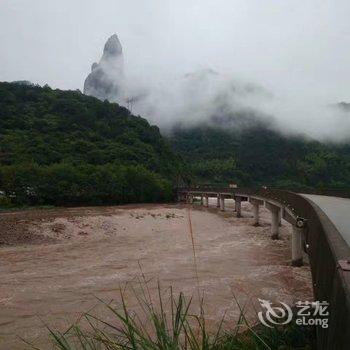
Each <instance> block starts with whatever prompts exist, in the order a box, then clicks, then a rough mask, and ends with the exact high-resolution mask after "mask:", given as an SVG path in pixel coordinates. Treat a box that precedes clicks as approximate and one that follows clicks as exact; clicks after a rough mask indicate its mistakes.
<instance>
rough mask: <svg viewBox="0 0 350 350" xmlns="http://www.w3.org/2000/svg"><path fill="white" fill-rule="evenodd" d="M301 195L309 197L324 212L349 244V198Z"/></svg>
mask: <svg viewBox="0 0 350 350" xmlns="http://www.w3.org/2000/svg"><path fill="white" fill-rule="evenodd" d="M303 196H304V197H306V198H308V199H311V200H312V201H313V202H314V203H316V204H317V205H318V206H319V207H320V208H321V209H322V210H323V211H324V212H325V213H326V215H327V216H328V217H329V219H330V220H331V221H332V222H333V224H334V225H335V227H336V228H337V229H338V231H339V232H340V234H341V235H342V236H343V238H344V239H345V241H346V242H347V243H348V245H349V246H350V199H349V198H338V197H330V196H319V195H313V194H303Z"/></svg>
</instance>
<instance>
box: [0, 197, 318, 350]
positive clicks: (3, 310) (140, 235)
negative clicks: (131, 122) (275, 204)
mask: <svg viewBox="0 0 350 350" xmlns="http://www.w3.org/2000/svg"><path fill="white" fill-rule="evenodd" d="M212 204H213V203H212ZM189 208H190V207H189V206H186V205H138V206H121V207H117V206H116V207H100V208H74V209H57V210H50V211H35V212H32V213H30V212H28V213H25V212H22V213H11V214H1V215H0V221H1V220H2V222H3V223H4V224H3V225H1V226H0V239H1V230H7V229H9V228H8V227H16V225H19V226H18V227H20V230H23V234H24V233H25V235H26V237H27V238H28V239H27V240H26V241H25V243H22V244H14V245H11V246H7V245H2V246H0V262H1V264H0V349H11V350H12V349H24V348H26V346H25V344H24V343H23V342H22V341H21V340H20V339H19V337H22V338H25V339H27V340H28V341H33V342H34V343H35V344H39V345H40V346H41V347H42V348H43V349H49V348H50V345H49V343H48V340H47V339H48V331H47V329H46V326H45V325H48V326H50V327H52V328H57V329H60V330H64V329H65V328H66V327H68V326H69V325H70V324H71V323H73V322H75V321H76V320H77V319H78V318H79V317H80V315H81V314H82V313H83V312H86V311H89V310H92V311H91V312H92V313H94V314H96V315H98V316H99V317H105V318H106V319H110V318H111V317H112V316H111V314H110V313H109V312H108V310H107V308H106V307H105V306H103V305H102V303H101V302H100V301H98V300H97V298H100V299H102V300H104V301H107V302H109V301H110V300H114V301H115V302H118V300H119V299H120V294H119V290H120V288H123V287H125V284H126V283H127V282H129V283H131V284H130V285H133V284H137V278H140V276H141V275H142V273H143V274H144V276H145V278H146V279H147V280H150V282H148V283H149V284H150V293H151V295H153V294H154V295H156V294H157V281H160V283H161V286H162V287H164V288H166V287H168V286H172V287H173V288H174V291H175V293H178V292H180V291H182V292H183V293H184V294H185V295H186V296H187V297H190V296H193V303H194V305H196V303H198V297H197V295H198V291H199V294H200V295H201V296H203V297H204V309H205V314H206V318H207V320H208V323H209V324H211V325H215V324H216V323H218V322H219V321H220V320H221V318H222V317H223V315H224V313H226V319H227V322H226V325H227V326H228V327H229V326H230V324H231V325H233V324H234V323H233V322H234V320H235V318H237V316H238V313H239V309H238V307H237V305H236V304H235V302H234V298H233V295H234V296H235V297H236V298H237V299H238V300H239V302H240V303H244V302H246V301H247V300H252V301H253V302H254V300H256V299H257V298H262V299H267V300H273V301H283V302H286V303H289V304H292V303H293V302H295V301H297V300H311V299H312V284H311V275H310V270H309V267H308V266H304V267H301V268H292V267H291V266H290V260H291V259H290V255H291V252H290V226H289V225H288V224H287V223H284V224H283V226H282V227H281V239H280V240H278V241H272V240H271V239H270V238H269V237H270V232H269V213H268V212H267V211H266V210H265V209H262V210H261V213H262V220H261V222H262V225H261V226H260V227H253V226H252V219H251V213H250V205H249V204H248V203H244V205H243V216H244V217H243V218H241V219H237V218H235V217H234V214H233V210H232V208H233V205H232V203H230V204H228V206H227V211H226V212H224V213H219V212H218V211H217V210H216V209H214V207H212V208H209V209H205V208H202V207H199V206H194V207H191V209H189ZM189 215H190V219H191V222H192V231H193V241H194V246H195V253H196V266H197V275H196V269H195V264H194V254H193V249H192V242H191V236H190V230H189ZM8 220H9V221H8ZM5 222H7V226H6V225H5ZM9 222H10V224H9ZM9 225H10V226H9ZM21 232H22V231H21ZM3 233H4V235H5V232H4V231H3ZM17 233H18V232H17ZM7 235H8V232H7ZM30 237H34V238H35V239H34V238H33V242H31V240H30ZM38 237H39V238H40V237H41V238H42V240H40V239H39V240H38ZM32 243H35V244H32ZM128 290H129V289H127V290H126V299H127V302H128V303H129V305H130V306H131V307H132V308H137V301H136V298H135V297H134V296H133V295H132V294H133V293H134V292H131V291H128ZM136 290H137V287H136Z"/></svg>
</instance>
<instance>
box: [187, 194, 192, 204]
mask: <svg viewBox="0 0 350 350" xmlns="http://www.w3.org/2000/svg"><path fill="white" fill-rule="evenodd" d="M186 202H187V203H189V204H193V195H192V194H188V195H187V198H186Z"/></svg>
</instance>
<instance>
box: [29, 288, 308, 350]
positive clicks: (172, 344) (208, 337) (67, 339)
mask: <svg viewBox="0 0 350 350" xmlns="http://www.w3.org/2000/svg"><path fill="white" fill-rule="evenodd" d="M135 295H136V297H137V301H138V304H139V308H140V310H141V312H140V313H139V314H138V313H135V312H133V311H132V310H130V309H128V307H127V305H126V301H125V297H124V293H123V292H121V297H120V300H121V302H120V306H119V307H118V308H117V307H113V306H111V304H107V303H104V302H103V301H100V302H101V303H104V304H105V307H106V308H108V309H109V311H110V312H111V313H112V315H113V316H114V317H113V318H114V320H113V322H110V321H108V322H107V321H105V320H103V319H100V318H97V317H96V316H94V315H92V314H90V313H86V314H84V315H83V316H82V319H81V320H79V322H77V323H76V324H73V325H72V326H71V327H69V329H68V330H67V331H65V332H59V331H55V330H53V329H51V328H48V330H49V333H50V339H51V342H52V345H53V348H54V349H60V350H78V349H79V350H102V349H103V350H105V349H106V350H114V349H120V350H130V349H133V350H136V349H140V350H141V349H142V350H226V349H227V350H236V349H243V350H253V349H259V350H260V349H269V350H274V349H278V350H284V349H305V350H306V349H312V346H311V343H312V336H311V332H310V330H307V329H303V328H301V327H298V326H296V325H294V324H290V325H288V326H283V327H282V326H276V327H274V328H267V327H265V326H260V325H258V326H254V327H251V326H250V325H249V322H248V321H247V319H246V318H245V316H244V309H242V308H240V315H239V318H238V320H237V322H236V324H235V325H234V326H233V327H232V329H231V330H230V331H229V332H228V331H224V330H223V327H222V325H223V322H224V318H223V319H222V321H221V322H220V324H219V325H218V326H217V328H216V330H215V332H211V333H209V331H208V327H207V326H206V320H205V314H204V309H203V307H202V306H201V307H200V308H199V312H198V314H193V313H192V312H190V309H191V303H192V299H189V300H186V298H185V297H184V295H183V294H182V293H180V294H179V295H178V296H177V297H175V296H174V295H173V291H172V289H171V288H170V289H169V293H168V297H167V298H165V297H164V296H162V294H161V292H160V287H159V286H158V297H157V300H156V301H154V300H152V298H151V293H150V291H149V289H148V287H146V288H142V292H141V293H137V294H136V293H135ZM164 299H166V301H164ZM201 304H202V305H203V303H201ZM238 306H239V305H238ZM239 307H240V306H239ZM84 322H85V326H84V327H82V326H81V324H82V323H84ZM86 324H87V325H88V327H86ZM32 348H33V349H36V350H42V349H41V348H37V347H35V346H32ZM45 349H47V347H45Z"/></svg>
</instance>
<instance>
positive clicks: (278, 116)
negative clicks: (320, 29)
mask: <svg viewBox="0 0 350 350" xmlns="http://www.w3.org/2000/svg"><path fill="white" fill-rule="evenodd" d="M84 93H85V94H88V95H91V96H95V97H97V98H99V99H100V100H105V99H107V100H109V101H111V102H117V103H119V104H121V105H123V106H125V107H127V108H129V109H130V110H132V111H133V113H135V114H139V115H142V116H143V117H145V118H146V119H147V120H149V121H150V122H152V123H154V124H157V125H158V126H159V127H160V128H161V129H162V131H163V132H164V133H169V132H171V130H172V129H173V128H174V127H175V126H177V125H182V126H188V127H193V126H195V125H199V126H200V125H202V124H203V123H204V124H205V125H208V124H209V125H214V126H215V125H217V123H219V124H220V125H221V126H222V127H228V128H233V129H237V130H238V129H239V128H241V127H248V126H249V125H258V124H261V123H263V124H266V125H268V126H269V128H273V129H275V130H278V131H279V132H281V133H283V134H285V135H307V136H309V137H313V138H316V139H319V140H321V141H322V140H324V141H330V140H332V141H348V140H349V138H350V118H344V112H347V107H348V106H347V104H346V103H340V104H339V108H329V106H327V105H326V104H324V105H323V104H322V103H323V102H322V101H321V102H318V101H314V100H308V101H303V100H294V99H290V100H286V99H283V98H281V97H280V96H279V95H278V94H275V93H273V92H272V91H270V90H268V89H266V88H264V87H263V86H261V85H258V84H255V83H252V82H247V81H243V80H241V79H237V78H235V77H234V76H232V74H223V73H221V72H219V71H217V70H214V69H211V68H206V69H204V68H202V69H197V70H195V71H192V72H190V73H187V74H185V75H182V76H174V77H173V78H172V79H171V80H167V79H166V77H165V78H164V79H159V77H156V76H148V78H147V79H145V78H144V77H141V76H139V75H137V74H135V73H134V72H130V70H129V69H128V66H125V67H124V57H123V50H122V46H121V43H120V41H119V39H118V36H117V35H116V34H114V35H112V36H111V37H110V38H109V39H108V40H107V42H106V44H105V48H104V51H103V55H102V58H101V60H100V62H99V63H98V64H97V63H95V64H93V66H92V72H91V73H90V74H89V75H88V77H87V79H86V81H85V84H84ZM227 117H228V118H227ZM225 120H226V121H227V124H225ZM233 121H235V122H233Z"/></svg>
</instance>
